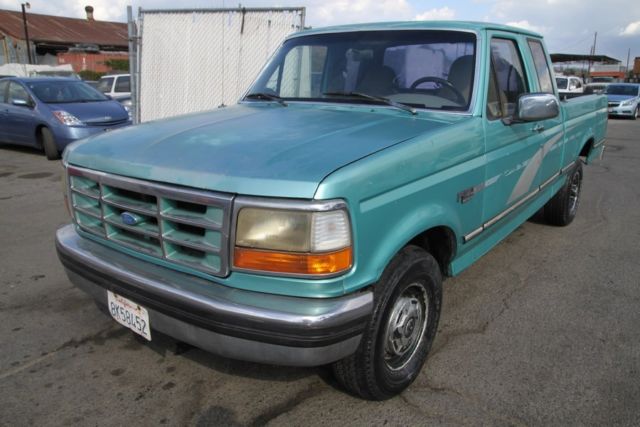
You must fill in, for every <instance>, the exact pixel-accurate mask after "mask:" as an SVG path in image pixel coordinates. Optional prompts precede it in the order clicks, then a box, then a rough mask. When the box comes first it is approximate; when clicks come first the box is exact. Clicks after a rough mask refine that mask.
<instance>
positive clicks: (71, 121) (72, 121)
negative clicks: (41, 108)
mask: <svg viewBox="0 0 640 427" xmlns="http://www.w3.org/2000/svg"><path fill="white" fill-rule="evenodd" d="M53 115H54V116H55V117H56V119H58V120H59V121H60V123H62V124H63V125H67V126H82V125H83V124H84V123H82V122H81V121H80V120H78V118H77V117H76V116H74V115H73V114H70V113H67V112H66V111H64V110H58V111H54V112H53Z"/></svg>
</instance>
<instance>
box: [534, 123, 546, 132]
mask: <svg viewBox="0 0 640 427" xmlns="http://www.w3.org/2000/svg"><path fill="white" fill-rule="evenodd" d="M543 130H544V125H541V124H540V123H536V125H535V126H534V127H532V128H531V132H538V133H540V132H542V131H543Z"/></svg>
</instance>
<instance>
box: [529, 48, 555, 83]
mask: <svg viewBox="0 0 640 427" xmlns="http://www.w3.org/2000/svg"><path fill="white" fill-rule="evenodd" d="M528 44H529V50H531V56H532V57H533V63H534V65H535V67H536V74H537V76H538V86H539V87H540V92H544V93H553V84H552V83H551V82H552V80H551V69H550V68H549V63H548V62H547V57H546V55H545V54H544V49H543V47H542V43H540V41H539V40H529V41H528Z"/></svg>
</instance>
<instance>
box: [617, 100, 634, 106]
mask: <svg viewBox="0 0 640 427" xmlns="http://www.w3.org/2000/svg"><path fill="white" fill-rule="evenodd" d="M634 102H635V99H633V98H632V99H625V100H624V101H622V102H621V103H620V106H621V107H622V106H625V107H626V106H628V105H633V103H634Z"/></svg>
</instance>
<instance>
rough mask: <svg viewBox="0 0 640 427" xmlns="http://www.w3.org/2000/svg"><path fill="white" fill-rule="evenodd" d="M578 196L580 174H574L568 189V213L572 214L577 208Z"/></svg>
mask: <svg viewBox="0 0 640 427" xmlns="http://www.w3.org/2000/svg"><path fill="white" fill-rule="evenodd" d="M579 196H580V174H577V173H576V174H574V175H573V177H572V178H571V186H570V187H569V212H571V213H572V214H573V213H574V212H575V210H576V209H577V207H578V197H579Z"/></svg>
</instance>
